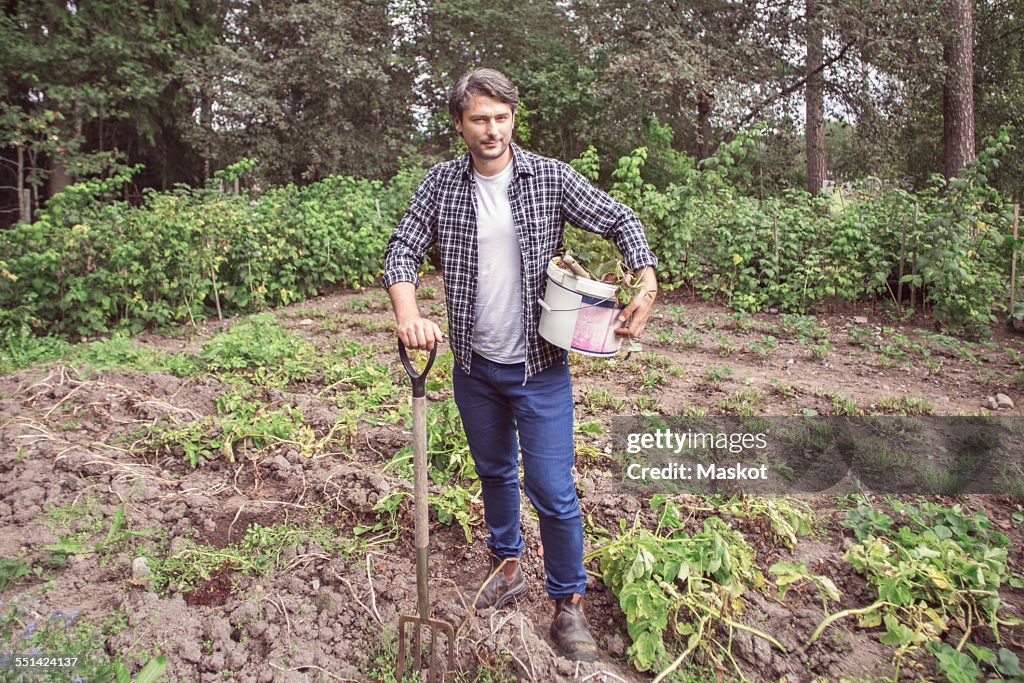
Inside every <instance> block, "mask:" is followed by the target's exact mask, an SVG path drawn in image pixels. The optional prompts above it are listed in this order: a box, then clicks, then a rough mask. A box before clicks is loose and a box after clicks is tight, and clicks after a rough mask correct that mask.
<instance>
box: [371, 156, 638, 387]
mask: <svg viewBox="0 0 1024 683" xmlns="http://www.w3.org/2000/svg"><path fill="white" fill-rule="evenodd" d="M512 150H513V154H512V163H513V164H514V165H515V166H514V172H513V178H512V183H511V185H510V186H509V189H508V195H509V201H510V203H511V204H512V218H513V221H514V222H515V227H516V233H517V235H518V237H519V247H520V249H521V251H522V259H523V262H522V290H523V291H522V297H523V333H524V335H525V337H526V377H525V378H524V379H527V378H529V377H530V376H531V375H535V374H537V373H539V372H541V371H543V370H545V369H546V368H547V367H549V366H550V365H551V364H552V363H554V362H555V361H556V360H558V359H559V358H561V354H562V350H561V349H559V348H558V347H556V346H553V345H552V344H549V343H548V342H547V341H546V340H544V339H543V338H542V337H540V335H538V334H537V326H538V324H539V322H540V304H538V303H537V300H538V299H539V298H541V296H542V294H543V289H542V288H543V287H544V281H545V269H546V268H547V264H548V262H550V261H551V259H552V258H554V256H555V253H556V250H557V249H558V247H559V245H560V244H561V242H562V232H563V230H564V227H565V222H566V221H568V222H569V223H571V224H572V225H574V226H576V227H578V228H582V229H584V230H589V231H591V232H595V233H598V234H599V235H602V236H604V237H605V238H607V239H610V240H613V241H614V242H615V246H616V247H618V249H619V252H620V253H621V254H622V255H623V260H624V262H625V264H626V265H627V266H628V267H630V268H632V269H633V270H639V269H641V268H644V267H646V266H656V265H657V264H658V259H657V258H656V257H655V256H654V253H653V252H652V251H651V249H650V247H649V246H648V244H647V237H646V236H645V235H644V230H643V226H641V225H640V221H639V220H637V217H636V216H635V215H634V214H633V211H632V210H630V209H629V207H627V206H625V205H623V204H620V203H619V202H617V201H615V200H614V199H612V198H611V197H609V196H608V195H607V194H605V193H604V192H602V191H601V190H598V189H597V188H595V187H594V186H593V185H591V184H590V183H589V182H588V181H587V179H586V178H584V177H583V176H582V175H580V174H579V173H578V172H577V171H576V170H575V169H574V168H572V167H571V166H569V165H568V164H566V163H564V162H561V161H558V160H557V159H549V158H547V157H542V156H540V155H537V154H533V153H531V152H527V151H525V150H523V149H521V148H520V147H518V146H516V145H515V144H513V145H512ZM475 184H476V181H475V180H474V178H473V167H472V163H471V160H470V155H469V153H468V152H467V153H466V154H465V155H463V156H462V157H461V158H459V159H455V160H453V161H446V162H443V163H440V164H437V165H436V166H434V167H433V168H431V169H430V171H429V172H428V173H427V177H426V178H424V180H423V182H422V183H421V184H420V186H419V189H417V190H416V194H414V195H413V197H412V199H411V200H410V201H409V207H408V208H407V209H406V211H405V215H404V216H403V217H402V220H401V221H399V223H398V226H397V227H396V228H395V232H394V234H393V235H392V236H391V241H390V242H389V243H388V247H387V251H386V252H385V254H384V276H383V278H382V279H381V284H382V285H383V286H384V288H385V289H388V288H389V287H391V285H393V284H395V283H396V282H403V281H405V282H412V283H414V284H416V285H417V286H418V285H419V277H418V275H417V270H418V269H419V267H420V265H421V264H422V263H423V256H424V254H425V253H426V250H427V248H428V247H429V246H430V245H431V244H433V243H434V242H438V244H439V246H440V251H441V266H442V268H443V270H444V289H445V301H446V303H447V308H448V335H449V338H450V339H451V345H452V353H453V354H454V355H455V360H456V362H458V363H459V365H460V366H461V367H462V369H463V370H465V371H466V372H467V373H468V372H469V371H470V359H471V358H472V355H473V346H472V345H473V325H474V322H475V310H476V309H475V306H476V292H477V272H478V270H477V243H476V239H477V222H476V207H475V202H474V201H473V192H474V186H475Z"/></svg>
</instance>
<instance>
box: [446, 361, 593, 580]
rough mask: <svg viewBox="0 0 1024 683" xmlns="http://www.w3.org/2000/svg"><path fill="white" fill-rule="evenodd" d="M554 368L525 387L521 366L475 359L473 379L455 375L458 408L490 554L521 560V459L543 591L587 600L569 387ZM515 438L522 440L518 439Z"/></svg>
mask: <svg viewBox="0 0 1024 683" xmlns="http://www.w3.org/2000/svg"><path fill="white" fill-rule="evenodd" d="M564 360H565V359H564V356H563V362H561V363H558V362H556V363H555V364H554V365H552V366H551V367H549V368H548V369H547V370H545V371H544V372H541V373H539V374H537V375H534V376H533V377H531V378H530V379H529V381H528V382H527V383H526V384H523V377H524V376H525V368H524V364H523V363H516V364H512V365H506V364H503V363H495V362H494V361H490V360H487V359H486V358H484V357H482V356H479V355H477V354H475V353H474V354H473V361H472V368H471V369H470V374H466V373H465V372H464V371H463V370H462V368H460V367H459V364H458V363H455V368H454V370H453V371H452V381H453V384H454V387H455V403H456V405H458V407H459V413H460V414H461V415H462V424H463V426H464V428H465V430H466V438H467V440H468V442H469V449H470V451H471V452H472V454H473V461H474V462H475V463H476V473H477V476H479V478H480V484H481V490H482V493H483V498H484V520H485V521H486V522H487V529H488V531H489V532H490V538H489V539H488V541H487V547H488V548H490V549H491V552H492V553H494V555H495V556H497V557H498V558H501V559H505V558H508V557H520V556H521V555H522V552H523V536H522V533H521V529H520V517H519V514H520V509H519V451H520V448H521V449H522V455H523V479H524V484H525V485H524V488H525V490H526V495H527V497H528V498H529V499H530V501H531V502H532V503H533V507H534V508H536V510H537V514H538V516H539V517H540V537H541V542H542V543H543V544H544V570H545V573H546V574H547V580H546V582H545V586H544V587H545V589H546V590H547V592H548V595H550V596H551V597H552V598H568V597H571V596H572V594H573V593H579V594H580V595H583V593H584V591H585V590H586V586H587V572H586V570H585V569H584V568H583V520H582V517H581V516H580V504H579V499H578V498H577V497H576V486H575V483H574V482H573V478H572V466H573V460H574V451H573V434H572V409H573V401H572V385H571V383H570V381H569V366H568V364H567V363H565V362H564ZM517 436H518V438H517Z"/></svg>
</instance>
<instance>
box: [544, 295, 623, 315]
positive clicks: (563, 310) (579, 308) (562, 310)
mask: <svg viewBox="0 0 1024 683" xmlns="http://www.w3.org/2000/svg"><path fill="white" fill-rule="evenodd" d="M614 298H615V297H613V296H609V297H606V298H604V299H601V300H600V301H598V302H596V303H593V304H586V305H584V306H577V307H576V308H551V306H549V305H548V302H547V301H544V299H537V303H539V304H540V307H541V308H543V309H544V310H545V311H547V312H548V313H571V312H573V311H582V310H583V309H584V308H588V307H593V306H598V305H600V304H603V303H605V302H607V301H612V300H613V299H614Z"/></svg>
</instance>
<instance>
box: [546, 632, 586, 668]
mask: <svg viewBox="0 0 1024 683" xmlns="http://www.w3.org/2000/svg"><path fill="white" fill-rule="evenodd" d="M548 637H550V638H551V642H553V643H554V644H555V647H556V648H557V649H558V653H559V654H560V655H562V656H563V657H565V658H566V659H568V660H569V661H571V662H585V663H588V664H589V663H590V662H596V661H597V653H596V652H593V653H591V652H587V653H584V654H580V655H572V654H569V653H568V652H566V651H565V650H564V649H562V646H561V644H559V642H558V639H557V638H555V633H554V631H553V630H551V629H548Z"/></svg>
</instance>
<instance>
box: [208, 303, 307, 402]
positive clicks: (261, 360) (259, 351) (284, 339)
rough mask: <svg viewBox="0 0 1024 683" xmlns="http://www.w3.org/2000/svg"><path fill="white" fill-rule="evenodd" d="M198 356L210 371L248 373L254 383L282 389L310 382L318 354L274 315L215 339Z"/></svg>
mask: <svg viewBox="0 0 1024 683" xmlns="http://www.w3.org/2000/svg"><path fill="white" fill-rule="evenodd" d="M199 357H200V359H201V360H202V361H203V363H204V364H205V366H206V368H207V369H208V370H210V371H213V372H224V373H233V372H240V371H246V372H247V374H249V376H250V378H251V380H252V381H253V382H254V383H255V384H259V385H268V386H282V385H285V384H287V383H288V382H293V381H298V380H304V379H308V378H309V376H310V375H312V374H313V370H314V364H315V362H316V359H317V352H316V347H314V346H313V344H312V343H311V342H308V341H306V340H305V339H303V338H301V337H299V336H298V335H296V334H295V333H294V332H290V331H288V330H286V329H284V328H283V327H281V326H280V324H279V323H278V322H277V318H276V316H274V314H273V313H261V314H259V315H256V316H253V317H252V318H251V319H250V320H249V321H247V322H242V323H236V324H235V325H232V327H231V329H229V330H228V331H227V332H221V333H219V334H217V335H216V336H214V337H213V339H211V340H210V341H208V342H207V343H205V344H204V345H203V348H202V351H201V352H200V354H199Z"/></svg>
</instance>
